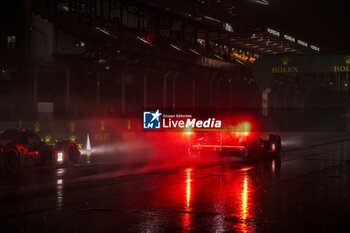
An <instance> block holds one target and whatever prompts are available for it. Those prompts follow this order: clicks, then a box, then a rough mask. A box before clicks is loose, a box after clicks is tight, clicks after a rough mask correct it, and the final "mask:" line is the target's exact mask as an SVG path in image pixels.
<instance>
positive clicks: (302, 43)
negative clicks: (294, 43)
mask: <svg viewBox="0 0 350 233" xmlns="http://www.w3.org/2000/svg"><path fill="white" fill-rule="evenodd" d="M298 44H300V45H302V46H304V47H307V43H306V42H304V41H302V40H298Z"/></svg>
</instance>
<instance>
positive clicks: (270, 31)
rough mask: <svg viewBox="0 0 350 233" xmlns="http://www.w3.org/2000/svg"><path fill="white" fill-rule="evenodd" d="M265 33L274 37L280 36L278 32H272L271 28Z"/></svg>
mask: <svg viewBox="0 0 350 233" xmlns="http://www.w3.org/2000/svg"><path fill="white" fill-rule="evenodd" d="M267 32H268V33H271V34H272V35H275V36H280V32H278V31H276V30H273V29H271V28H267Z"/></svg>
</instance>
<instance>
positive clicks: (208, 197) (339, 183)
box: [0, 141, 350, 232]
mask: <svg viewBox="0 0 350 233" xmlns="http://www.w3.org/2000/svg"><path fill="white" fill-rule="evenodd" d="M109 156H113V158H114V160H113V162H108V161H110V160H109V158H108V156H107V155H106V156H104V155H90V157H86V156H85V157H84V158H83V160H82V163H81V164H79V165H78V166H76V167H73V168H69V169H63V168H52V167H37V168H30V169H26V170H24V171H23V172H21V173H20V174H18V175H17V176H7V175H4V174H2V175H1V181H0V226H1V229H0V231H1V232H344V230H342V228H344V227H345V229H347V228H348V216H349V214H350V199H349V198H350V197H349V194H350V141H343V142H339V143H332V144H326V145H322V146H314V147H309V148H303V149H298V150H294V151H288V152H284V153H283V155H282V157H281V159H280V160H278V159H273V158H265V159H262V160H259V161H253V162H242V161H238V160H235V159H228V158H223V159H216V158H210V159H205V161H203V160H200V159H198V158H194V159H189V160H187V159H186V160H181V159H180V158H181V156H182V155H179V157H178V158H171V159H170V161H168V160H167V158H166V155H164V154H163V155H161V156H158V157H157V156H153V157H152V159H150V158H149V156H151V155H147V156H146V155H142V154H140V155H139V156H135V155H133V156H132V158H133V159H125V158H129V157H130V155H127V154H123V155H121V154H115V155H109ZM123 156H124V157H123ZM116 158H117V159H116Z"/></svg>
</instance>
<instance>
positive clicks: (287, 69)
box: [271, 57, 299, 74]
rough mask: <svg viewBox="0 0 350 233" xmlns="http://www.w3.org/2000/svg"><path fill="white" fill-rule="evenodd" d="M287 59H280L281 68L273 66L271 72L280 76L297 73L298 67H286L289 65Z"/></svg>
mask: <svg viewBox="0 0 350 233" xmlns="http://www.w3.org/2000/svg"><path fill="white" fill-rule="evenodd" d="M289 60H290V59H289V58H288V57H282V58H281V63H282V66H275V67H272V70H271V72H272V73H274V74H276V73H277V74H281V73H299V67H298V66H287V65H288V63H289Z"/></svg>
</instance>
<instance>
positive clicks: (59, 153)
mask: <svg viewBox="0 0 350 233" xmlns="http://www.w3.org/2000/svg"><path fill="white" fill-rule="evenodd" d="M62 161H63V152H58V153H57V162H62Z"/></svg>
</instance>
